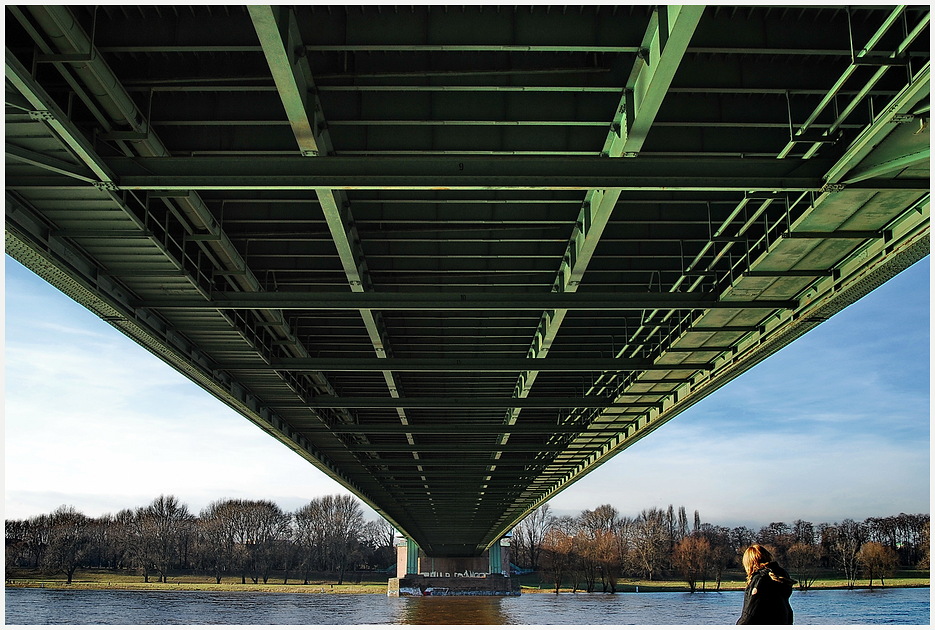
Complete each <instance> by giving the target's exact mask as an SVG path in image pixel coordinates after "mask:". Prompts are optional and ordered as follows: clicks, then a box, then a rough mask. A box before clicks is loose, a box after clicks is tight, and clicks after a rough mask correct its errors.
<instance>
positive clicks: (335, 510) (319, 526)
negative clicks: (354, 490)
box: [295, 495, 364, 584]
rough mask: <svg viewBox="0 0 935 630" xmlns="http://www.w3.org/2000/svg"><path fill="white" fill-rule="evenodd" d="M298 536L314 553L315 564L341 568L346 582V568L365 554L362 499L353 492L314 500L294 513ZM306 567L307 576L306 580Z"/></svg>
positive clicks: (338, 569) (339, 577)
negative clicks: (356, 497) (358, 498)
mask: <svg viewBox="0 0 935 630" xmlns="http://www.w3.org/2000/svg"><path fill="white" fill-rule="evenodd" d="M295 523H296V530H297V536H298V538H299V540H300V541H301V543H302V544H303V545H304V546H305V547H306V552H307V553H308V552H310V553H312V554H314V556H313V559H314V562H313V564H315V565H317V566H318V567H319V568H323V569H325V570H329V571H337V572H338V584H343V582H344V572H345V571H346V570H347V568H348V567H349V566H350V565H352V564H354V563H355V562H356V561H357V560H359V559H361V558H362V550H361V546H360V539H361V534H362V531H363V526H364V515H363V510H362V509H361V507H360V501H358V500H357V499H355V498H354V497H352V496H351V495H329V496H325V497H320V498H318V499H313V500H311V501H310V502H309V503H308V504H306V505H305V506H303V507H302V508H300V509H299V510H297V511H296V513H295ZM307 575H308V573H307V571H306V580H307Z"/></svg>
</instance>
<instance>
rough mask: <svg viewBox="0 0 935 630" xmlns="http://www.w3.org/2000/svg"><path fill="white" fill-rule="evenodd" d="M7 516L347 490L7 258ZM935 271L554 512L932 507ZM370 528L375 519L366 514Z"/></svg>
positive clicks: (830, 513)
mask: <svg viewBox="0 0 935 630" xmlns="http://www.w3.org/2000/svg"><path fill="white" fill-rule="evenodd" d="M5 263H6V264H5V279H6V280H5V293H6V312H5V325H6V338H5V379H6V390H5V405H6V410H5V411H6V412H5V420H4V422H5V466H6V474H5V485H6V487H5V491H6V494H5V502H4V516H5V518H8V519H9V518H26V517H29V516H32V515H36V514H41V513H48V512H51V511H53V510H54V509H55V508H56V507H58V506H60V505H63V504H67V505H73V506H75V507H76V508H77V509H79V510H80V511H82V512H84V513H85V514H87V515H89V516H98V515H100V514H103V513H105V512H116V511H117V510H120V509H123V508H134V507H137V506H141V505H146V504H148V503H149V502H150V501H152V499H154V498H155V497H157V496H158V495H160V494H175V495H176V496H178V497H179V499H180V500H182V501H183V502H185V503H186V504H187V505H188V506H189V508H190V509H191V510H192V511H193V512H198V511H200V510H201V509H202V508H203V507H205V506H206V505H207V504H208V503H210V502H211V501H213V500H216V499H220V498H249V499H270V500H273V501H276V502H277V503H278V504H279V505H280V506H281V507H282V508H283V509H287V510H294V509H296V508H298V507H301V506H302V505H304V504H305V503H306V502H307V501H308V500H310V499H311V498H314V497H317V496H321V495H324V494H333V493H337V492H342V493H343V492H345V490H344V489H343V488H342V487H341V486H339V485H338V484H337V483H335V482H334V481H332V480H331V479H329V478H328V477H326V476H325V475H324V474H323V473H321V472H319V471H318V470H317V469H315V468H314V467H313V466H311V465H310V464H308V463H307V462H305V461H304V460H303V459H301V458H299V457H298V456H297V455H295V454H294V453H292V452H291V451H289V450H288V449H287V448H286V447H285V446H283V445H281V444H279V443H278V442H276V441H275V440H273V439H272V438H270V437H269V436H268V435H266V434H265V433H263V432H262V431H261V430H260V429H258V428H256V427H254V426H253V425H252V424H251V423H250V422H248V421H247V420H246V419H244V418H242V417H241V416H239V415H237V414H235V413H234V412H233V411H231V410H230V409H228V408H227V407H226V406H224V405H223V404H221V403H220V402H218V401H217V400H216V399H214V398H213V397H211V396H210V395H208V394H206V393H204V392H203V391H202V390H201V389H200V388H198V387H197V386H195V385H194V384H192V383H191V382H190V381H188V380H187V379H185V378H184V377H183V376H181V375H180V374H178V373H177V372H175V371H174V370H172V369H171V368H169V367H168V366H166V365H165V364H163V363H162V362H161V361H159V360H158V359H156V358H155V357H153V356H152V355H150V354H149V353H148V352H146V351H145V350H143V349H142V348H140V347H139V346H137V345H136V344H135V343H133V342H132V341H130V340H129V339H127V338H125V337H124V336H123V335H121V334H120V333H119V332H117V331H116V330H114V329H113V328H111V327H110V326H109V325H107V324H105V323H104V322H102V321H100V320H99V319H97V318H96V317H95V316H94V315H92V314H91V313H89V312H88V311H86V310H85V309H84V308H83V307H80V306H78V305H77V304H75V303H74V302H72V301H71V300H70V299H68V298H66V297H65V296H63V295H62V294H61V293H59V292H58V291H57V290H56V289H54V288H52V287H50V286H49V285H48V284H46V283H45V282H44V281H42V280H41V279H39V278H37V277H36V276H35V275H33V274H32V273H31V272H30V271H28V270H26V269H25V268H23V267H22V266H21V265H19V263H17V262H15V261H13V260H12V259H10V258H9V257H6V258H5ZM929 286H930V274H929V259H928V258H926V259H925V260H924V261H922V262H920V263H917V264H916V265H914V266H913V267H911V268H910V269H908V270H906V271H904V272H903V273H902V274H900V275H899V276H897V277H896V278H894V279H893V280H891V281H890V282H888V283H887V284H885V285H884V286H882V287H880V288H879V289H877V290H876V291H874V292H873V293H871V294H870V295H868V296H867V297H865V298H864V299H862V300H861V301H859V302H858V303H856V304H854V305H852V306H849V307H848V308H846V309H845V310H844V311H842V312H841V313H839V314H837V315H835V316H834V317H833V318H832V319H831V320H829V321H828V322H826V323H824V324H822V325H820V326H818V327H817V328H816V329H814V330H812V331H811V332H809V333H807V334H806V335H805V336H803V337H802V338H800V339H798V340H797V341H795V342H793V343H792V344H791V345H790V346H788V347H786V348H784V349H783V350H782V351H780V352H778V353H777V354H775V355H774V356H772V357H770V358H768V359H767V360H766V361H764V362H763V363H761V364H760V365H758V366H756V367H755V368H753V369H752V370H750V371H748V372H747V373H745V374H744V375H742V376H741V377H739V378H737V379H736V380H734V381H733V382H731V383H730V384H728V385H727V386H725V387H724V388H722V389H721V390H719V391H718V392H716V393H714V394H712V395H711V396H709V397H708V398H706V399H704V400H703V401H701V402H700V403H698V404H696V405H695V406H694V407H692V408H690V409H689V410H688V411H686V412H685V413H683V414H682V415H680V416H678V417H677V418H676V419H674V420H672V421H670V422H669V423H667V424H666V425H664V426H663V427H662V428H660V429H658V430H657V431H655V432H654V433H653V434H651V435H650V436H649V437H648V438H646V439H645V440H642V441H640V442H638V443H637V444H635V445H634V446H632V447H630V448H629V449H627V450H626V451H624V452H623V453H622V454H620V455H618V456H617V457H615V458H614V459H612V460H611V461H610V462H608V463H606V464H604V465H603V466H601V467H600V468H598V469H597V470H596V471H595V472H594V473H592V474H591V475H588V476H587V477H585V478H584V479H582V480H581V481H579V482H578V483H576V484H574V485H573V486H571V487H570V488H569V489H567V490H565V491H564V492H562V493H561V494H559V495H558V496H556V497H555V498H553V499H552V501H551V502H550V504H551V506H552V508H553V510H554V511H556V512H558V513H568V514H574V513H577V512H579V511H581V510H584V509H592V508H594V507H596V506H597V505H600V504H603V503H610V504H611V505H613V506H615V507H616V508H617V509H618V510H619V511H620V512H621V514H623V515H627V516H635V515H636V514H637V513H638V512H639V511H640V510H642V509H644V508H649V507H654V506H655V507H666V506H667V505H669V504H673V505H675V506H680V505H684V506H685V507H686V508H687V509H688V510H689V513H691V512H692V511H694V510H698V511H699V512H700V514H701V518H702V520H704V521H707V522H711V523H715V524H720V525H727V526H734V525H740V524H744V525H749V526H754V527H756V526H760V525H765V524H767V523H770V522H773V521H786V522H792V521H793V520H795V519H798V518H802V519H805V520H811V521H813V522H815V523H819V522H825V521H827V522H833V521H839V520H841V519H843V518H854V519H857V520H862V519H864V518H866V517H868V516H887V515H891V514H898V513H899V512H911V513H915V512H928V511H929V505H930V448H929V427H930V424H929V423H930V403H929V382H930V381H929V376H930V363H929V335H930V328H929V310H930V302H929ZM370 516H371V517H372V516H373V515H372V513H370Z"/></svg>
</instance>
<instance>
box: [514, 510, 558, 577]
mask: <svg viewBox="0 0 935 630" xmlns="http://www.w3.org/2000/svg"><path fill="white" fill-rule="evenodd" d="M553 520H554V517H553V516H552V514H551V511H550V508H549V504H548V503H543V504H542V505H540V506H539V507H537V508H536V509H535V510H533V511H532V512H530V513H529V515H528V516H527V517H526V518H524V519H523V520H522V521H521V522H520V523H519V524H518V525H517V526H516V527H514V528H513V541H512V543H511V545H512V547H513V553H514V554H515V555H514V557H515V561H516V563H517V564H522V565H523V566H524V567H526V568H529V569H533V570H535V569H538V568H539V557H540V554H541V553H542V544H543V541H544V540H545V536H546V534H547V533H548V531H549V528H550V527H551V525H552V521H553Z"/></svg>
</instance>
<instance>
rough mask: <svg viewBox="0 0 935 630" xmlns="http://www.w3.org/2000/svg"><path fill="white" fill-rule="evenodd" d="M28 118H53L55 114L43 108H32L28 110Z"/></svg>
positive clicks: (42, 119) (43, 119)
mask: <svg viewBox="0 0 935 630" xmlns="http://www.w3.org/2000/svg"><path fill="white" fill-rule="evenodd" d="M29 119H30V120H41V121H46V120H55V116H53V115H52V112H50V111H48V110H45V109H34V110H31V111H30V112H29Z"/></svg>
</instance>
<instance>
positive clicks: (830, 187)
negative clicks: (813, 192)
mask: <svg viewBox="0 0 935 630" xmlns="http://www.w3.org/2000/svg"><path fill="white" fill-rule="evenodd" d="M844 188H845V185H844V184H831V183H828V184H825V185H824V186H822V187H821V188H820V189H819V190H818V192H821V193H836V192H841V191H842V190H844Z"/></svg>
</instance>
